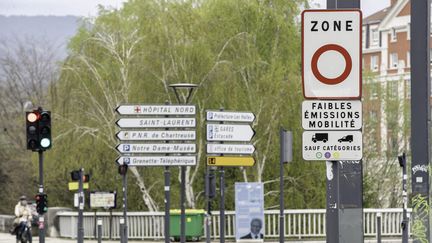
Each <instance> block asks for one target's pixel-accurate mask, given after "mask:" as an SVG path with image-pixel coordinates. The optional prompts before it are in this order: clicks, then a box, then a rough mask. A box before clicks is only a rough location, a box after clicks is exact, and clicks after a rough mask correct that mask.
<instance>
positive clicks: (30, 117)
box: [27, 112, 41, 123]
mask: <svg viewBox="0 0 432 243" xmlns="http://www.w3.org/2000/svg"><path fill="white" fill-rule="evenodd" d="M40 118H41V115H40V114H39V113H38V112H29V113H27V121H28V122H32V123H33V122H36V121H38V120H39V119H40Z"/></svg>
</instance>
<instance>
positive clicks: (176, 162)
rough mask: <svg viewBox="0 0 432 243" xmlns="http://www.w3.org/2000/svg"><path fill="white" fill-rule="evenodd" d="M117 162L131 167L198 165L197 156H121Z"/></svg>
mask: <svg viewBox="0 0 432 243" xmlns="http://www.w3.org/2000/svg"><path fill="white" fill-rule="evenodd" d="M116 162H117V163H118V164H119V165H123V164H127V165H129V166H192V165H196V156H145V157H143V156H130V157H129V156H121V157H119V158H118V159H117V161H116Z"/></svg>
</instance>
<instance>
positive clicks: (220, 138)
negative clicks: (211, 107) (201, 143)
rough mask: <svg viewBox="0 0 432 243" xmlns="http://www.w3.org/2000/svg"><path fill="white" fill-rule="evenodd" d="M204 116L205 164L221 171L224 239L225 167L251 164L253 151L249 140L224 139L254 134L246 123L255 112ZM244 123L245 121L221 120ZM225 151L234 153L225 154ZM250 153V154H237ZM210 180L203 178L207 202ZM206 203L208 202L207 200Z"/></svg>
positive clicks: (222, 237)
mask: <svg viewBox="0 0 432 243" xmlns="http://www.w3.org/2000/svg"><path fill="white" fill-rule="evenodd" d="M206 120H207V122H208V124H207V126H206V128H207V131H206V138H207V142H208V143H207V167H209V166H217V167H219V175H220V205H219V210H220V221H219V230H220V232H219V235H220V242H221V243H224V242H225V167H226V166H228V167H229V166H237V167H240V166H242V167H243V166H253V165H254V164H255V159H254V158H253V157H251V156H250V155H251V154H253V152H254V151H255V147H254V146H253V145H252V144H232V143H230V144H226V143H225V142H250V141H251V140H252V137H253V136H254V135H255V132H254V130H253V129H252V127H251V125H250V124H249V123H252V122H253V121H254V120H255V115H254V114H253V113H251V112H236V111H224V110H223V109H221V110H219V111H207V112H206ZM224 122H230V123H244V124H224ZM225 154H231V155H237V156H224V155H225ZM238 155H249V156H238ZM206 172H207V176H206V177H207V178H206V180H209V170H208V168H207V170H206ZM209 190H210V182H209V181H206V197H207V198H206V200H207V202H209V198H208V196H209ZM208 205H209V204H208ZM206 224H207V225H206V234H207V242H209V241H210V227H209V220H208V219H207V220H206Z"/></svg>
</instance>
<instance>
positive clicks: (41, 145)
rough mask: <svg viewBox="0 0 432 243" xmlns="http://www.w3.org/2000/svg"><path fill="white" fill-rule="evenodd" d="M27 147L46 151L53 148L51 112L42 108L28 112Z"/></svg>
mask: <svg viewBox="0 0 432 243" xmlns="http://www.w3.org/2000/svg"><path fill="white" fill-rule="evenodd" d="M26 133H27V149H28V150H32V151H45V150H47V149H50V148H51V145H52V143H51V112H49V111H44V110H42V108H40V107H39V108H38V109H37V110H33V111H30V112H26Z"/></svg>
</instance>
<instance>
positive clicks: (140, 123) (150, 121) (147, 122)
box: [116, 118, 196, 128]
mask: <svg viewBox="0 0 432 243" xmlns="http://www.w3.org/2000/svg"><path fill="white" fill-rule="evenodd" d="M116 124H117V126H119V127H121V128H133V127H134V128H147V127H148V128H153V127H195V124H196V122H195V118H121V119H119V120H118V121H117V122H116Z"/></svg>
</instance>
